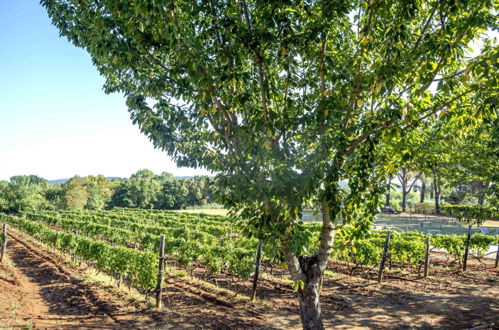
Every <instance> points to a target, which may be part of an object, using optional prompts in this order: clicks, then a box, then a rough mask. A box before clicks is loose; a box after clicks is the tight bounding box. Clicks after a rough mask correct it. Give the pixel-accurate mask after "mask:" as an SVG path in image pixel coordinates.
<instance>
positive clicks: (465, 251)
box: [463, 224, 471, 271]
mask: <svg viewBox="0 0 499 330" xmlns="http://www.w3.org/2000/svg"><path fill="white" fill-rule="evenodd" d="M470 241H471V224H470V225H469V226H468V235H467V236H466V246H465V247H464V257H463V271H466V267H467V264H468V254H469V252H470Z"/></svg>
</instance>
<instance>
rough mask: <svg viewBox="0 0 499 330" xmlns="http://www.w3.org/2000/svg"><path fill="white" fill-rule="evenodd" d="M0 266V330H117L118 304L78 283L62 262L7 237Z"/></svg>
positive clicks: (11, 237) (120, 326)
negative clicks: (10, 329) (25, 329)
mask: <svg viewBox="0 0 499 330" xmlns="http://www.w3.org/2000/svg"><path fill="white" fill-rule="evenodd" d="M9 236H10V239H9V242H8V245H7V251H8V259H7V262H6V263H5V264H4V265H0V293H1V295H0V297H1V299H0V311H2V310H3V311H4V312H2V313H0V328H2V327H3V328H18V327H21V328H32V327H34V328H37V329H54V328H61V329H62V328H64V329H68V328H83V329H85V328H88V329H98V328H123V327H126V326H125V325H130V324H129V323H128V321H130V320H129V318H128V319H127V318H125V319H124V320H120V317H114V316H112V315H113V314H120V313H119V312H120V310H121V309H122V307H123V306H122V305H120V304H118V303H115V302H114V301H112V299H111V300H110V299H109V298H110V297H109V295H108V294H106V293H105V292H104V293H103V292H102V291H101V290H97V289H96V288H94V287H92V286H91V285H89V284H86V283H84V282H83V281H82V280H80V279H78V278H77V277H76V276H74V275H72V273H71V272H72V271H74V270H71V269H69V268H67V267H66V266H65V265H64V262H63V260H62V258H60V257H58V256H57V255H54V254H52V253H49V252H47V251H44V250H42V249H40V248H39V247H37V246H35V245H34V244H31V243H28V242H26V241H24V240H21V239H20V238H19V237H18V235H15V234H10V235H9ZM123 321H126V323H124V322H123Z"/></svg>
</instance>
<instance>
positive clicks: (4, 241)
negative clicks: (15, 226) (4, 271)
mask: <svg viewBox="0 0 499 330" xmlns="http://www.w3.org/2000/svg"><path fill="white" fill-rule="evenodd" d="M5 250H7V224H6V223H4V224H3V228H2V254H1V256H0V263H3V259H4V257H5Z"/></svg>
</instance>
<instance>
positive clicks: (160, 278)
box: [156, 235, 165, 308]
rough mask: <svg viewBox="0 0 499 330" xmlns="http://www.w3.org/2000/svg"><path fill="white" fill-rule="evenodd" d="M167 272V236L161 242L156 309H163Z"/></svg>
mask: <svg viewBox="0 0 499 330" xmlns="http://www.w3.org/2000/svg"><path fill="white" fill-rule="evenodd" d="M164 271H165V235H161V240H160V241H159V267H158V283H157V285H156V308H161V291H162V289H163V273H164Z"/></svg>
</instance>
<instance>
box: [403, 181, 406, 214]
mask: <svg viewBox="0 0 499 330" xmlns="http://www.w3.org/2000/svg"><path fill="white" fill-rule="evenodd" d="M406 208H407V191H406V190H405V187H404V186H402V212H405V211H406Z"/></svg>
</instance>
